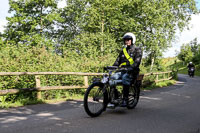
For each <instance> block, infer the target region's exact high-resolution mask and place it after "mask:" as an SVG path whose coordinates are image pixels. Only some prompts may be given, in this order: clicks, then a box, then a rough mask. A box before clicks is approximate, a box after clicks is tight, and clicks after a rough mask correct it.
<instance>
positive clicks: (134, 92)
mask: <svg viewBox="0 0 200 133" xmlns="http://www.w3.org/2000/svg"><path fill="white" fill-rule="evenodd" d="M139 97H140V85H133V86H131V87H130V88H129V97H128V103H127V108H128V109H134V108H135V107H136V105H137V104H138V101H139Z"/></svg>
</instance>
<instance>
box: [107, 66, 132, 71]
mask: <svg viewBox="0 0 200 133" xmlns="http://www.w3.org/2000/svg"><path fill="white" fill-rule="evenodd" d="M104 70H107V71H115V70H116V71H127V70H128V69H127V68H126V67H118V66H107V67H104Z"/></svg>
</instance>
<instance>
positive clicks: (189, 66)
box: [187, 61, 195, 75]
mask: <svg viewBox="0 0 200 133" xmlns="http://www.w3.org/2000/svg"><path fill="white" fill-rule="evenodd" d="M187 68H188V75H189V72H190V69H191V68H194V72H195V65H194V64H193V63H192V62H191V61H190V62H189V64H188V66H187Z"/></svg>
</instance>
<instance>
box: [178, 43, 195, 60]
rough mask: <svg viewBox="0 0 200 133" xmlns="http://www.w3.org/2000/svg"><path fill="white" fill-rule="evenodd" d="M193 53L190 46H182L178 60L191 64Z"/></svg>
mask: <svg viewBox="0 0 200 133" xmlns="http://www.w3.org/2000/svg"><path fill="white" fill-rule="evenodd" d="M192 57H193V53H192V51H191V46H190V45H189V44H183V45H182V46H181V52H180V53H179V55H178V58H179V59H180V60H182V61H183V62H189V61H191V60H192Z"/></svg>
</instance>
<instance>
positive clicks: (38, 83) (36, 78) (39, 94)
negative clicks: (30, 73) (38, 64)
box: [35, 75, 42, 100]
mask: <svg viewBox="0 0 200 133" xmlns="http://www.w3.org/2000/svg"><path fill="white" fill-rule="evenodd" d="M35 81H36V88H39V87H41V86H40V76H39V75H36V76H35ZM37 99H38V100H40V99H42V95H41V91H40V90H37Z"/></svg>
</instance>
